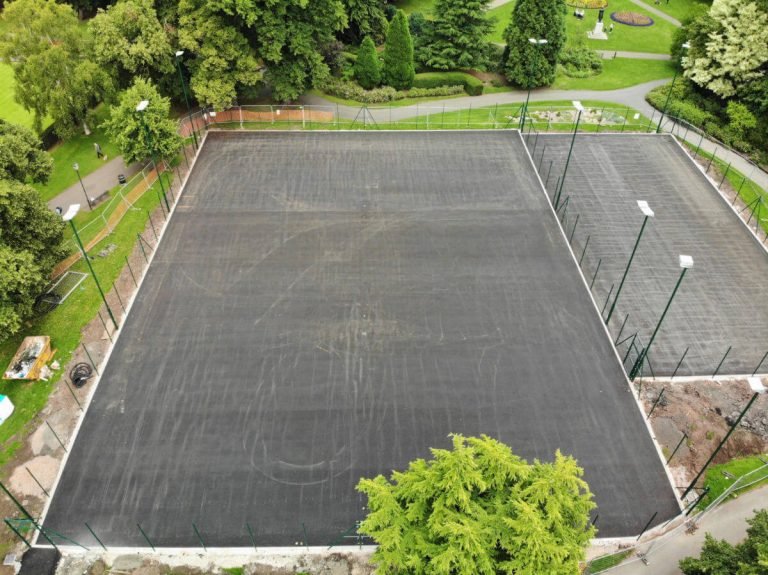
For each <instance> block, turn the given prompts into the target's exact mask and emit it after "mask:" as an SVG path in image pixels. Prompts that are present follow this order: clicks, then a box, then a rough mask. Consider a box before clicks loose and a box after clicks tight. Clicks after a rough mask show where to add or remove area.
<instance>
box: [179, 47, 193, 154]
mask: <svg viewBox="0 0 768 575" xmlns="http://www.w3.org/2000/svg"><path fill="white" fill-rule="evenodd" d="M183 55H184V50H177V51H176V57H175V58H174V60H176V68H177V69H178V70H179V81H180V82H181V91H182V92H184V102H186V104H187V117H188V118H189V124H190V126H192V139H193V140H194V142H195V150H197V134H196V133H195V125H194V123H193V120H192V108H191V107H190V106H189V96H188V95H187V85H186V84H185V83H184V74H182V73H181V57H182V56H183Z"/></svg>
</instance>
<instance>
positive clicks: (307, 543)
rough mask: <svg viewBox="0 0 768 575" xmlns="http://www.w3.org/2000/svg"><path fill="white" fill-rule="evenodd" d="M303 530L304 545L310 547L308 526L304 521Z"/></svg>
mask: <svg viewBox="0 0 768 575" xmlns="http://www.w3.org/2000/svg"><path fill="white" fill-rule="evenodd" d="M301 530H302V531H303V532H304V547H309V539H308V538H307V526H306V525H304V522H302V523H301Z"/></svg>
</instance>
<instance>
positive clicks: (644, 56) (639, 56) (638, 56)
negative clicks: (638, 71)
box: [595, 50, 672, 60]
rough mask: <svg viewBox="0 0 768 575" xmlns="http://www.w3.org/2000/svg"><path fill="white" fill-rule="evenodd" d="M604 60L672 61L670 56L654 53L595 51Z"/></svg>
mask: <svg viewBox="0 0 768 575" xmlns="http://www.w3.org/2000/svg"><path fill="white" fill-rule="evenodd" d="M595 52H597V53H598V54H600V55H601V56H602V57H603V59H604V60H610V59H612V58H630V59H634V60H671V59H672V56H670V55H669V54H655V53H653V52H625V51H624V50H595Z"/></svg>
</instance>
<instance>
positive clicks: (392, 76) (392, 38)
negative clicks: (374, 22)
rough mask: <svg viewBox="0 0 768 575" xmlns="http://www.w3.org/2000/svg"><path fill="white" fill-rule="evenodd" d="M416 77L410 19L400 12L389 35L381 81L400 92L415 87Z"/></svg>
mask: <svg viewBox="0 0 768 575" xmlns="http://www.w3.org/2000/svg"><path fill="white" fill-rule="evenodd" d="M415 75H416V70H415V69H414V67H413V40H412V39H411V31H410V30H409V29H408V18H407V17H406V15H405V12H403V11H402V10H398V11H397V13H396V14H395V17H394V18H393V19H392V23H391V24H390V25H389V32H388V33H387V45H386V47H385V48H384V64H383V66H382V69H381V80H382V82H383V83H384V84H386V85H387V86H392V87H393V88H397V89H398V90H407V89H409V88H410V87H411V86H413V78H414V76H415Z"/></svg>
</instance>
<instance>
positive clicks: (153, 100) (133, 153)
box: [104, 78, 182, 164]
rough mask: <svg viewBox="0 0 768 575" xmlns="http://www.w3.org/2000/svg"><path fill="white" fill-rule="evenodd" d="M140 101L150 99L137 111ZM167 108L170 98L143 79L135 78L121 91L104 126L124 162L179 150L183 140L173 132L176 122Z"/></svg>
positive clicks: (173, 152)
mask: <svg viewBox="0 0 768 575" xmlns="http://www.w3.org/2000/svg"><path fill="white" fill-rule="evenodd" d="M142 100H149V105H148V106H147V108H146V109H145V110H144V111H143V112H137V111H136V105H137V104H138V103H139V102H141V101H142ZM170 107H171V102H170V100H169V99H168V98H164V97H162V96H160V94H159V93H158V91H157V88H155V87H154V85H152V83H151V82H150V81H149V80H145V79H143V78H136V80H135V81H134V83H133V86H131V87H130V88H128V89H127V90H126V91H125V92H123V94H122V95H121V96H120V103H119V104H118V105H116V106H113V107H112V110H111V114H110V118H109V120H107V121H106V122H105V124H104V128H105V129H106V131H107V134H109V136H110V137H111V138H112V140H114V141H115V142H116V143H117V145H118V147H119V148H120V151H121V152H122V154H123V158H124V159H125V161H126V163H129V164H130V163H132V162H135V161H138V160H141V159H144V158H146V157H148V156H151V157H159V158H171V157H173V156H175V155H176V154H177V153H178V152H179V150H180V149H181V146H182V139H181V136H179V135H178V134H177V133H176V129H177V125H176V122H175V121H174V120H173V119H171V118H169V117H168V114H169V111H170Z"/></svg>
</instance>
